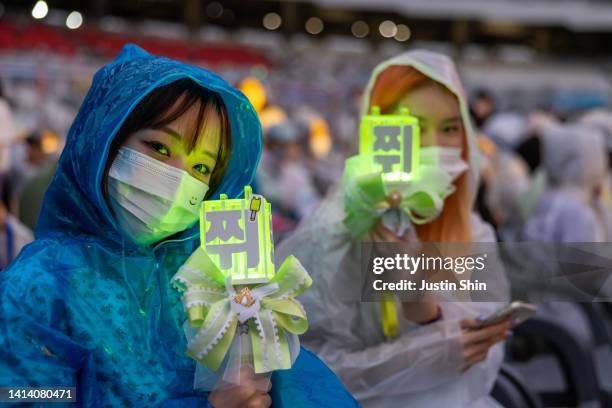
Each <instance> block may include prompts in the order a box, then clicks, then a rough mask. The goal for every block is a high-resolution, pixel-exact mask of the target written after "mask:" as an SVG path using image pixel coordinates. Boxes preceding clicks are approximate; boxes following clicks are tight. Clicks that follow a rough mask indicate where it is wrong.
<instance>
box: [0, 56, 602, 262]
mask: <svg viewBox="0 0 612 408" xmlns="http://www.w3.org/2000/svg"><path fill="white" fill-rule="evenodd" d="M298 56H301V57H302V59H300V58H296V57H298ZM24 58H25V60H31V59H32V57H31V56H27V57H24ZM303 58H305V56H304V55H300V54H299V53H296V54H295V55H294V56H293V58H291V57H287V56H286V55H284V56H282V57H277V59H276V61H275V62H276V65H275V66H274V67H265V66H255V67H235V66H221V67H215V69H216V70H217V71H219V72H220V74H221V75H222V76H224V77H226V78H227V79H228V80H229V81H230V82H233V83H235V84H237V85H238V86H239V88H240V89H241V90H242V91H243V92H244V93H245V94H246V95H247V96H248V97H249V98H250V99H251V101H252V102H253V104H254V106H255V108H256V109H257V110H258V113H259V115H260V119H261V122H262V128H263V137H264V151H263V155H262V158H261V163H260V167H259V170H258V175H257V179H256V181H255V189H256V190H257V191H259V192H260V193H262V194H264V195H265V196H266V197H269V199H270V200H271V201H272V203H273V208H274V212H275V214H274V215H275V216H274V234H275V240H276V241H277V242H278V241H281V240H282V239H283V237H285V236H287V234H288V233H289V232H291V231H293V230H294V228H295V227H296V225H297V224H298V222H299V220H300V219H302V218H303V217H305V216H306V215H308V214H309V213H310V212H311V211H313V210H314V209H315V208H316V206H317V203H318V202H319V201H320V200H321V199H322V198H323V197H324V196H325V194H326V192H327V190H328V188H329V187H330V186H331V185H332V184H334V183H335V182H336V181H338V180H339V179H340V177H341V175H342V171H343V165H344V159H345V158H347V157H348V156H350V155H352V154H355V153H356V150H357V140H358V124H359V107H360V103H361V95H362V92H363V87H364V86H365V82H366V80H367V78H368V75H369V72H370V71H371V68H372V66H373V65H374V63H375V62H376V61H372V60H369V59H367V58H357V59H356V58H349V59H343V58H341V57H338V56H334V55H332V54H330V55H325V56H322V58H321V59H320V60H319V61H318V62H317V64H314V65H311V66H310V67H308V68H309V69H307V68H306V66H305V64H303ZM18 59H19V56H15V55H13V56H11V59H10V61H11V63H5V65H4V66H5V69H4V70H3V72H4V73H5V76H7V77H6V78H4V79H3V85H4V86H3V88H1V89H0V138H1V139H0V146H1V151H0V152H1V161H0V171H1V176H0V177H1V185H0V192H1V195H2V203H1V207H0V225H1V226H2V233H1V234H0V266H5V265H6V264H7V263H8V262H10V260H11V259H12V258H13V257H14V256H15V255H16V254H17V253H18V252H19V250H20V248H21V247H22V246H23V245H24V244H26V243H27V242H29V241H31V240H32V239H33V234H32V231H33V230H34V228H35V225H36V218H37V215H38V212H39V210H40V203H41V200H42V197H43V195H44V191H45V188H46V186H47V185H48V183H49V181H50V179H51V177H52V175H53V171H54V166H55V162H56V160H57V157H58V156H59V153H60V152H61V148H62V146H63V142H64V141H63V137H64V135H65V134H66V133H67V130H68V127H69V124H70V123H71V121H72V118H73V116H74V115H75V114H76V110H77V108H78V105H79V103H80V100H81V99H82V97H83V96H84V91H85V89H86V86H84V84H85V83H86V82H87V80H86V79H85V78H86V77H87V75H90V74H91V72H92V71H93V70H94V68H95V66H96V64H97V63H98V61H97V60H96V59H92V60H91V61H89V63H88V64H85V65H83V66H82V67H81V68H79V71H78V72H79V75H76V76H75V77H73V78H71V81H66V80H65V78H63V80H59V81H56V82H53V80H52V79H53V78H50V77H49V76H48V74H45V75H46V76H43V78H42V79H41V78H38V79H37V78H36V75H34V77H33V78H30V80H28V79H27V75H26V77H25V78H22V77H19V76H16V75H14V72H12V70H13V69H15V68H10V67H12V66H14V65H15V61H18ZM38 59H40V58H38ZM51 59H53V58H51ZM30 62H31V61H30ZM56 62H57V63H58V64H61V61H60V60H58V61H56ZM81 62H82V61H81ZM11 64H12V65H11ZM6 67H9V68H6ZM83 67H85V68H83ZM313 67H314V68H316V69H312V68H313ZM7 74H8V75H7ZM306 84H308V86H305V85H306ZM7 85H8V86H7ZM470 91H471V92H470V96H471V101H470V105H471V107H470V108H471V114H472V118H473V121H474V124H475V127H476V128H477V130H478V133H479V137H478V140H479V147H480V151H481V165H480V172H481V183H480V187H479V191H478V195H477V200H476V204H475V205H476V210H477V211H478V212H479V213H480V215H481V216H482V217H483V219H485V220H486V221H488V222H489V223H491V224H492V225H493V226H494V227H495V230H496V233H497V235H498V239H499V240H501V241H524V240H536V241H543V242H548V241H565V242H572V241H582V242H607V241H609V240H610V239H611V238H612V227H611V225H612V221H611V217H610V208H611V198H610V190H611V188H610V186H611V183H612V176H611V172H610V170H609V169H610V167H609V166H610V164H609V163H610V157H609V156H610V154H611V153H610V152H612V113H611V111H608V110H607V108H608V107H607V106H606V103H605V101H601V100H598V101H591V102H590V103H588V104H586V105H585V104H584V103H577V104H575V105H574V106H572V105H571V104H570V105H569V107H568V106H567V104H565V105H564V106H563V109H560V108H559V107H558V104H557V105H555V104H553V103H551V104H549V106H544V105H543V106H537V107H534V108H533V109H529V108H528V109H525V108H522V109H515V108H514V107H517V106H529V104H521V103H520V101H516V100H513V101H512V103H509V102H508V101H506V100H499V99H500V97H499V96H496V95H495V94H493V93H492V92H489V91H488V90H487V89H471V90H470ZM38 99H40V100H38ZM499 106H501V107H502V108H499Z"/></svg>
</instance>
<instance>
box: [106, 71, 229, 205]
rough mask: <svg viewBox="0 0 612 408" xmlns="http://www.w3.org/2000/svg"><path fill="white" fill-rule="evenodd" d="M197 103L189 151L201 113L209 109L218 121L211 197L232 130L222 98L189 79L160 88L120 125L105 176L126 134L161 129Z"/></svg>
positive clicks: (202, 119)
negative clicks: (219, 131)
mask: <svg viewBox="0 0 612 408" xmlns="http://www.w3.org/2000/svg"><path fill="white" fill-rule="evenodd" d="M181 97H183V98H182V99H181V100H180V103H176V102H177V101H178V100H179V98H181ZM198 102H199V109H198V116H197V119H196V126H195V127H194V130H193V132H192V134H191V135H185V137H187V138H188V141H189V143H188V145H187V146H188V150H189V151H191V149H193V148H194V147H195V146H196V144H197V142H198V138H199V136H200V134H201V132H202V129H203V128H204V126H206V123H205V114H204V113H205V111H206V108H207V107H209V106H210V107H212V108H214V109H215V111H216V112H217V114H218V115H219V118H220V119H221V143H220V146H219V154H218V156H217V162H216V164H215V167H214V169H213V171H212V174H211V177H210V189H209V191H208V193H207V194H206V197H210V196H211V195H212V194H213V193H214V192H215V191H216V189H217V188H218V187H219V185H220V184H221V180H222V179H223V175H224V174H225V170H226V169H227V165H228V163H229V157H230V152H231V127H230V123H229V116H228V113H227V110H226V108H225V105H224V103H223V100H222V99H221V97H220V96H219V95H218V94H216V93H214V92H212V91H209V90H208V89H206V88H203V87H201V86H200V85H198V84H197V83H195V82H194V81H193V80H191V79H189V78H184V79H180V80H178V81H175V82H171V83H169V84H167V85H164V86H162V87H159V88H157V89H155V90H154V91H152V92H151V93H149V94H148V95H147V96H145V97H144V98H143V99H142V101H140V103H139V104H138V105H137V106H136V107H135V108H134V110H133V111H132V112H131V113H130V115H129V116H128V117H127V119H126V120H125V121H124V122H123V125H122V126H121V129H119V132H118V133H117V135H116V136H115V138H114V139H113V142H112V144H111V148H110V153H109V156H108V160H107V161H106V168H105V172H104V174H108V170H109V168H110V166H111V164H112V163H113V161H114V160H115V157H116V156H117V153H118V151H119V148H120V147H121V146H122V145H123V143H124V142H125V140H126V139H127V138H128V136H129V135H131V134H132V133H134V132H137V131H139V130H142V129H149V128H151V129H155V128H162V127H164V126H166V125H168V124H169V123H172V122H173V121H175V120H176V119H178V118H179V117H181V116H182V115H184V114H185V113H186V112H187V111H188V110H189V109H191V107H193V106H194V105H195V104H196V103H198ZM103 191H104V194H105V196H106V197H108V191H107V185H106V182H104V183H103Z"/></svg>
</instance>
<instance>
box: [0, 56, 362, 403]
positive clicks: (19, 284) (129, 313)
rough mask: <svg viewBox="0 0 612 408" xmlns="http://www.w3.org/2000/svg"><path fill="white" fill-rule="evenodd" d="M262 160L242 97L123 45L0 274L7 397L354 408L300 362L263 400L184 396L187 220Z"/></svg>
mask: <svg viewBox="0 0 612 408" xmlns="http://www.w3.org/2000/svg"><path fill="white" fill-rule="evenodd" d="M260 151H261V130H260V125H259V122H258V119H257V115H256V113H255V111H254V110H253V108H252V106H251V105H250V104H249V102H248V101H247V99H246V98H245V97H244V96H243V95H242V94H241V93H240V92H238V91H237V90H235V89H234V88H232V87H230V86H229V85H228V84H227V83H226V82H224V81H223V80H222V79H221V78H220V77H218V76H216V75H214V74H212V73H210V72H208V71H205V70H202V69H199V68H197V67H193V66H190V65H185V64H182V63H179V62H176V61H172V60H169V59H166V58H160V57H155V56H152V55H150V54H147V53H146V52H145V51H143V50H142V49H140V48H138V47H136V46H133V45H128V46H126V47H125V48H124V49H123V50H122V52H121V54H120V55H119V56H118V57H117V59H116V60H115V61H114V62H112V63H111V64H109V65H107V66H105V67H103V68H102V69H101V70H100V71H99V72H98V73H97V74H96V75H95V77H94V79H93V84H92V86H91V89H90V90H89V93H88V94H87V96H86V98H85V101H84V102H83V105H82V106H81V109H80V111H79V113H78V115H77V117H76V119H75V121H74V124H73V125H72V128H71V129H70V132H69V134H68V137H67V143H66V147H65V149H64V151H63V153H62V156H61V158H60V161H59V164H58V169H57V173H56V174H55V177H54V179H53V181H52V183H51V185H50V187H49V189H48V191H47V193H46V196H45V200H44V203H43V207H42V211H41V215H40V219H39V222H38V228H37V230H36V241H35V242H33V243H32V244H30V245H28V246H27V247H26V248H25V249H24V250H23V251H22V252H21V254H20V255H19V256H18V258H17V259H16V260H15V262H14V263H13V264H12V266H11V267H9V268H8V269H7V270H6V271H5V272H3V273H1V274H0V387H9V386H10V387H24V386H37V387H41V386H54V387H58V386H73V387H76V388H77V398H78V403H79V405H81V406H87V407H96V406H113V407H114V406H129V407H132V406H138V407H139V406H146V407H149V406H165V407H167V406H172V407H184V406H209V405H208V404H212V405H214V406H215V407H224V406H229V407H232V406H253V407H259V406H269V405H270V403H273V404H274V406H288V405H289V404H291V406H334V407H336V406H353V405H355V402H354V400H353V399H352V397H351V396H350V395H349V394H348V393H346V391H345V390H344V388H343V387H342V385H341V384H340V383H339V382H338V380H337V379H336V377H335V376H334V375H333V373H331V371H329V370H328V369H327V368H326V367H325V365H324V364H323V363H321V362H320V361H319V360H318V359H317V358H316V357H314V355H312V354H310V353H309V352H308V351H305V350H302V352H301V353H300V356H299V357H298V359H297V361H296V363H295V364H294V366H293V368H292V369H290V370H285V371H278V372H276V373H275V374H274V375H273V377H272V384H273V385H272V391H271V392H270V394H266V393H263V392H261V391H257V390H256V389H254V388H250V387H248V386H243V387H236V388H234V389H230V390H229V391H228V390H226V391H215V392H213V393H212V394H210V395H206V394H204V393H198V392H196V391H194V390H193V377H194V369H195V362H194V361H193V360H192V359H191V358H189V357H187V356H186V355H185V350H186V340H185V336H184V334H183V330H182V327H181V326H182V323H183V321H184V320H185V319H186V316H185V313H184V311H183V306H182V304H181V301H180V294H179V293H178V292H176V291H175V290H174V289H172V288H171V286H170V284H169V282H170V279H171V277H172V276H173V274H174V273H175V272H176V271H177V269H178V268H179V266H180V265H181V264H182V263H183V262H184V261H185V260H186V258H187V257H188V256H189V255H190V254H191V253H192V252H193V250H194V249H195V248H196V247H197V245H198V242H199V235H198V227H197V225H195V224H196V221H197V211H195V210H194V208H197V207H199V203H200V202H201V200H202V199H208V198H218V196H219V193H221V192H223V193H226V194H228V196H229V197H237V196H238V195H239V194H241V193H242V191H243V186H244V185H246V184H249V183H250V182H251V180H252V178H253V175H254V173H255V169H256V166H257V162H258V160H259V155H260ZM179 193H180V194H179ZM70 406H74V404H70Z"/></svg>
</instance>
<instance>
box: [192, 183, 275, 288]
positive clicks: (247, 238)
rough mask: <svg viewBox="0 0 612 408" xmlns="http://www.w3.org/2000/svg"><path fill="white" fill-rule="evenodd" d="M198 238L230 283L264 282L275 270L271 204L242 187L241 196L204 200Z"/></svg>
mask: <svg viewBox="0 0 612 408" xmlns="http://www.w3.org/2000/svg"><path fill="white" fill-rule="evenodd" d="M200 239H201V245H202V247H204V248H205V249H206V251H207V252H208V254H209V256H210V257H211V259H212V260H213V261H214V262H215V264H216V265H217V266H218V267H219V269H220V270H221V272H223V274H224V275H225V276H228V275H230V274H231V276H232V282H233V283H234V284H253V283H265V282H268V281H269V280H270V279H271V278H272V277H273V276H274V273H275V269H274V263H273V256H274V240H273V239H272V207H271V205H270V203H268V202H267V201H266V199H265V198H264V197H263V196H260V195H253V193H252V190H251V187H249V186H245V187H244V198H238V199H228V198H227V196H226V195H224V194H222V195H221V197H220V199H219V200H210V201H204V202H203V203H202V206H201V208H200Z"/></svg>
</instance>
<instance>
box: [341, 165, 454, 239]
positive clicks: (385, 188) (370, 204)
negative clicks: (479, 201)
mask: <svg viewBox="0 0 612 408" xmlns="http://www.w3.org/2000/svg"><path fill="white" fill-rule="evenodd" d="M416 174H418V176H417V177H415V178H414V179H410V180H407V181H388V182H387V181H384V180H383V174H382V172H380V171H377V170H376V169H375V168H374V165H373V160H372V155H370V154H361V155H357V156H353V157H351V158H349V159H347V160H346V162H345V167H344V175H343V177H342V188H343V192H344V198H345V199H344V208H345V213H346V216H345V219H344V223H345V225H347V227H348V228H349V230H350V231H351V232H352V234H353V236H354V237H355V238H362V237H363V236H364V235H365V234H366V233H367V232H368V231H369V230H370V229H371V228H372V227H373V226H374V224H376V222H377V221H378V220H379V219H381V217H383V216H384V215H385V214H386V213H388V212H389V211H394V210H396V209H395V208H391V206H390V204H389V203H388V202H387V195H388V193H389V191H391V190H397V192H398V193H399V195H400V196H401V201H400V203H399V210H401V211H402V212H403V214H405V216H406V217H408V219H409V220H410V221H411V222H412V223H414V224H417V225H421V224H426V223H428V222H430V221H432V220H433V219H435V218H436V217H438V216H439V215H440V213H441V212H442V208H443V206H444V199H445V198H446V197H448V196H449V195H450V194H452V193H453V192H454V186H453V184H452V178H451V177H450V176H449V175H448V174H447V173H446V171H444V169H442V168H441V167H439V166H438V165H437V164H436V163H435V160H434V161H432V160H421V161H420V164H419V169H418V171H417V172H416ZM400 221H401V217H400V218H398V221H397V222H395V224H396V225H395V228H392V229H393V230H395V231H399V230H400V229H401V228H400V226H399V225H397V224H398V223H399V222H400ZM400 235H402V234H400Z"/></svg>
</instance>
